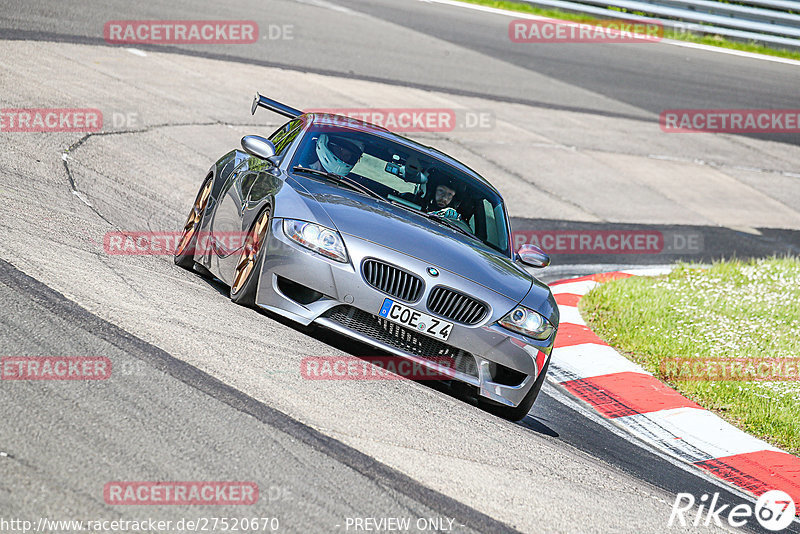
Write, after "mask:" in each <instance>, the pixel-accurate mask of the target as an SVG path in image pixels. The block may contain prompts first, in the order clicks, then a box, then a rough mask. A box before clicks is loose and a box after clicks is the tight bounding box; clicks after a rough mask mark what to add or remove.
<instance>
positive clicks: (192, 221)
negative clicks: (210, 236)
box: [174, 174, 214, 270]
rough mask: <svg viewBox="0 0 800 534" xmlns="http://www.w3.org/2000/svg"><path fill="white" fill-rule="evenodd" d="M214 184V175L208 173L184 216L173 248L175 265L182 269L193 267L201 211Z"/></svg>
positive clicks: (201, 215)
mask: <svg viewBox="0 0 800 534" xmlns="http://www.w3.org/2000/svg"><path fill="white" fill-rule="evenodd" d="M213 184H214V176H213V175H211V174H209V175H208V176H207V177H206V180H205V181H204V182H203V185H202V186H200V191H198V192H197V198H195V200H194V204H192V210H191V211H190V212H189V217H187V218H186V224H184V225H183V233H182V234H181V240H180V241H178V246H177V247H176V248H175V257H174V259H175V265H177V266H178V267H183V268H184V269H189V270H192V268H193V267H194V252H195V248H196V247H197V232H198V230H199V229H200V223H201V222H202V220H203V213H205V211H206V206H208V199H209V197H210V196H211V186H212V185H213Z"/></svg>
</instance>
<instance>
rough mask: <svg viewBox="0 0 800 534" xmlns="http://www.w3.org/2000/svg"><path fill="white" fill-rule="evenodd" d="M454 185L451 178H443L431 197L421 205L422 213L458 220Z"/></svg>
mask: <svg viewBox="0 0 800 534" xmlns="http://www.w3.org/2000/svg"><path fill="white" fill-rule="evenodd" d="M455 198H456V184H455V182H454V181H453V179H452V178H447V177H446V178H444V179H443V180H441V181H440V182H439V183H438V184H437V185H436V189H434V191H433V195H432V196H431V197H430V198H429V199H428V201H427V202H426V203H425V205H423V207H422V211H425V212H428V213H433V214H435V215H440V216H442V217H446V218H448V219H459V218H460V217H461V215H460V214H459V213H458V211H457V210H456V202H455Z"/></svg>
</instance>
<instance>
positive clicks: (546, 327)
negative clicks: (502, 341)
mask: <svg viewBox="0 0 800 534" xmlns="http://www.w3.org/2000/svg"><path fill="white" fill-rule="evenodd" d="M498 322H499V323H500V325H501V326H503V327H505V328H508V329H509V330H511V331H512V332H518V333H520V334H523V335H525V336H528V337H532V338H533V339H538V340H539V341H544V340H545V339H547V338H549V337H550V334H552V333H553V330H554V328H553V325H551V324H550V322H549V321H548V320H547V319H545V318H544V317H542V316H541V315H540V314H538V313H536V312H535V311H533V310H529V309H528V308H525V307H524V306H517V307H516V308H514V309H513V310H511V311H510V312H509V313H508V314H507V315H506V316H505V317H503V318H502V319H500V321H498Z"/></svg>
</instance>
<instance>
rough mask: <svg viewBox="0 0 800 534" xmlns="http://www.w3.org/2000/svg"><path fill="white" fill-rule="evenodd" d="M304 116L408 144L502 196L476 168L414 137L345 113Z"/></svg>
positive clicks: (314, 121)
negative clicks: (419, 141) (471, 167)
mask: <svg viewBox="0 0 800 534" xmlns="http://www.w3.org/2000/svg"><path fill="white" fill-rule="evenodd" d="M303 117H304V118H305V119H306V121H307V122H308V124H309V125H314V126H331V127H334V126H335V127H340V128H349V129H351V130H356V131H359V132H363V133H366V134H370V135H375V136H378V137H383V138H384V139H388V140H390V141H394V142H396V143H400V144H402V145H406V146H408V147H409V148H413V149H415V150H417V151H419V152H422V153H424V154H425V155H427V156H431V157H432V158H436V159H438V160H439V161H441V162H443V163H446V164H448V165H450V166H452V167H455V168H457V169H458V170H460V171H462V172H464V173H466V174H468V175H469V176H471V177H472V178H474V179H475V180H477V181H479V182H480V183H481V184H483V185H485V186H486V187H488V188H489V189H491V190H492V191H494V192H495V193H497V195H498V196H500V197H501V198H502V195H500V192H499V191H498V190H497V189H496V188H495V187H494V186H493V185H492V184H491V183H490V182H489V181H488V180H486V178H484V177H483V176H481V175H480V174H478V173H477V172H475V171H474V170H472V169H470V168H469V167H467V166H466V165H464V164H463V163H461V162H460V161H458V160H457V159H455V158H454V157H452V156H449V155H447V154H445V153H444V152H442V151H441V150H439V149H437V148H434V147H432V146H428V145H423V144H422V143H418V142H417V141H414V140H413V139H409V138H408V137H404V136H402V135H400V134H396V133H394V132H391V131H389V130H387V129H386V128H384V127H382V126H378V125H376V124H372V123H370V122H366V121H362V120H360V119H354V118H352V117H347V116H344V115H335V114H332V113H305V114H304V115H303Z"/></svg>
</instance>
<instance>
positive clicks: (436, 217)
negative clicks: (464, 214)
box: [422, 212, 481, 241]
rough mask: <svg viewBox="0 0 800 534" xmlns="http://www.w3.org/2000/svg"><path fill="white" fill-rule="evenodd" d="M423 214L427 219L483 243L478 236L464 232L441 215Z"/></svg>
mask: <svg viewBox="0 0 800 534" xmlns="http://www.w3.org/2000/svg"><path fill="white" fill-rule="evenodd" d="M422 214H423V215H425V216H426V217H427V218H429V219H433V220H434V221H436V222H438V223H443V224H444V225H445V226H447V227H448V228H454V229H456V230H458V231H459V232H461V233H462V234H464V235H465V236H467V237H471V238H472V239H476V240H478V241H481V240H480V239H478V236H476V235H474V234H472V233H470V232H468V231H466V230H464V229H463V228H461V227H460V226H459V225H457V224H456V223H455V222H453V221H451V220H450V219H448V218H447V217H442V216H441V215H436V214H435V213H425V212H422Z"/></svg>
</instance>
